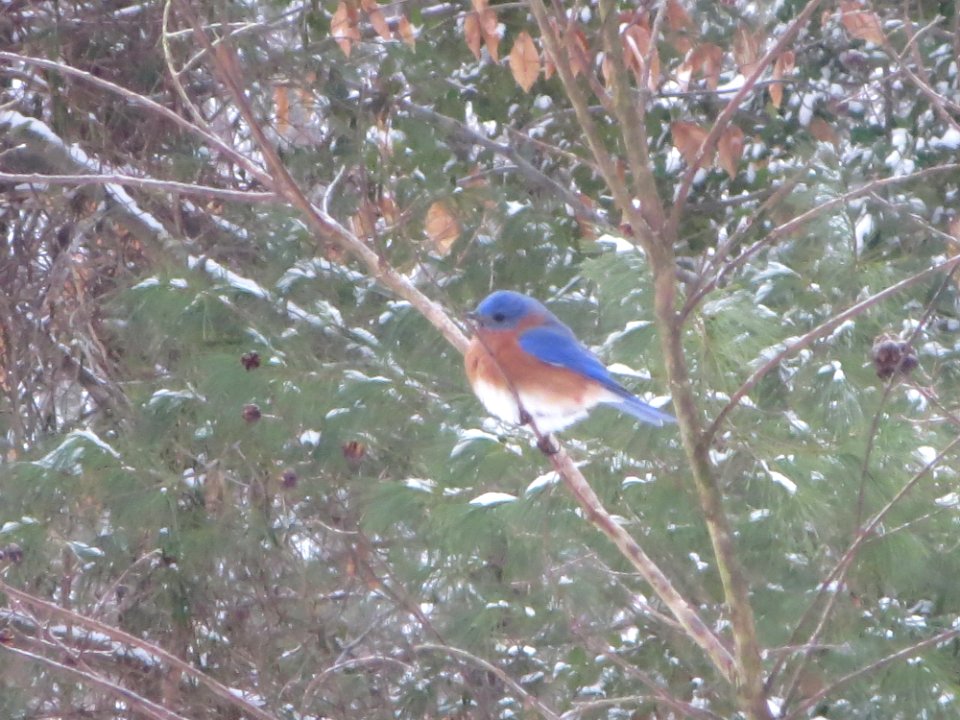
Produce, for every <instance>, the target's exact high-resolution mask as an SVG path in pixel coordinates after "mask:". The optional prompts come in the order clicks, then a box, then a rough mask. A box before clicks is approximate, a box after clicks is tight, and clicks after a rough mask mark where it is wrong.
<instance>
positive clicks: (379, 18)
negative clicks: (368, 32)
mask: <svg viewBox="0 0 960 720" xmlns="http://www.w3.org/2000/svg"><path fill="white" fill-rule="evenodd" d="M360 7H362V8H363V11H364V12H365V13H366V14H367V17H368V18H369V19H370V24H371V25H372V26H373V29H374V30H375V31H376V33H377V35H379V36H380V37H382V38H383V39H384V40H391V39H392V38H393V34H392V33H391V32H390V26H389V25H388V24H387V20H386V18H384V17H383V11H382V10H381V9H380V6H379V5H378V4H377V0H360Z"/></svg>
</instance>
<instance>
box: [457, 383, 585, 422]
mask: <svg viewBox="0 0 960 720" xmlns="http://www.w3.org/2000/svg"><path fill="white" fill-rule="evenodd" d="M473 391H474V392H475V393H476V394H477V397H478V398H480V402H482V403H483V406H484V407H485V408H486V409H487V411H488V412H489V413H490V414H491V415H496V416H497V417H498V418H500V419H501V420H503V421H504V422H508V423H513V424H514V425H519V424H520V411H519V409H518V408H517V401H516V399H515V398H514V396H513V393H511V392H510V391H509V390H501V389H500V388H498V387H496V386H495V385H491V384H490V383H487V382H484V381H483V380H477V381H476V383H475V384H474V386H473ZM599 401H600V398H597V400H596V401H594V402H592V403H591V405H590V406H591V407H592V406H593V405H595V404H596V403H597V402H599ZM520 402H521V403H522V404H523V409H524V410H526V411H527V413H528V414H529V415H531V416H532V417H533V420H534V422H535V423H536V424H537V430H539V431H540V432H541V433H552V432H556V431H558V430H562V429H563V428H565V427H568V426H570V425H572V424H573V423H575V422H578V421H580V420H583V419H584V418H585V417H586V416H587V410H588V409H589V408H584V407H581V406H580V405H579V404H573V403H565V402H563V401H562V400H561V401H558V400H557V399H556V398H549V399H548V398H545V397H543V396H542V395H533V394H530V393H520Z"/></svg>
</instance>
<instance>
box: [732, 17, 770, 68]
mask: <svg viewBox="0 0 960 720" xmlns="http://www.w3.org/2000/svg"><path fill="white" fill-rule="evenodd" d="M762 47H763V35H762V31H760V30H758V31H756V32H753V31H751V30H750V28H748V27H747V26H746V25H743V24H741V25H739V26H738V27H737V29H736V31H735V32H734V33H733V59H734V60H735V61H736V63H737V67H738V68H740V72H741V73H742V74H743V76H744V77H749V76H750V75H752V74H753V71H754V70H756V69H757V61H758V60H759V59H760V50H761V48H762Z"/></svg>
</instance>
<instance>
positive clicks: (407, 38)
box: [397, 15, 417, 50]
mask: <svg viewBox="0 0 960 720" xmlns="http://www.w3.org/2000/svg"><path fill="white" fill-rule="evenodd" d="M397 35H399V37H400V39H401V40H403V42H404V43H406V44H407V45H408V46H409V47H410V49H411V50H416V49H417V38H416V35H414V32H413V25H411V24H410V21H409V20H407V16H406V15H401V16H400V20H398V21H397Z"/></svg>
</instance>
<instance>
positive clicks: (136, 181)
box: [0, 172, 278, 203]
mask: <svg viewBox="0 0 960 720" xmlns="http://www.w3.org/2000/svg"><path fill="white" fill-rule="evenodd" d="M0 181H5V182H15V183H26V184H29V185H73V186H76V185H125V186H129V187H138V188H143V189H145V190H162V191H164V192H172V193H180V194H183V195H199V196H201V197H207V198H219V199H221V200H230V201H232V202H242V203H276V202H278V197H277V195H276V193H272V192H255V191H252V190H250V191H248V190H225V189H223V188H217V187H212V186H210V185H195V184H192V183H184V182H177V181H175V180H157V179H155V178H144V177H135V176H133V175H120V174H110V175H45V174H43V173H6V172H0Z"/></svg>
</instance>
